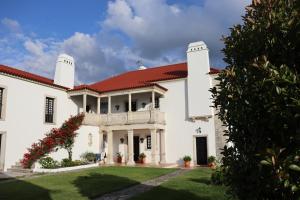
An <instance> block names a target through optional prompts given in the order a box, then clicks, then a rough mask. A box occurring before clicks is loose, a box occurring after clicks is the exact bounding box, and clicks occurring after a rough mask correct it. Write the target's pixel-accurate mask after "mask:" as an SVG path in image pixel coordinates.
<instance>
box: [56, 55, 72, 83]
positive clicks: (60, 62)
mask: <svg viewBox="0 0 300 200" xmlns="http://www.w3.org/2000/svg"><path fill="white" fill-rule="evenodd" d="M74 77H75V63H74V58H73V57H71V56H69V55H67V54H60V55H59V56H58V58H57V61H56V69H55V76H54V84H57V85H61V86H64V87H67V88H74Z"/></svg>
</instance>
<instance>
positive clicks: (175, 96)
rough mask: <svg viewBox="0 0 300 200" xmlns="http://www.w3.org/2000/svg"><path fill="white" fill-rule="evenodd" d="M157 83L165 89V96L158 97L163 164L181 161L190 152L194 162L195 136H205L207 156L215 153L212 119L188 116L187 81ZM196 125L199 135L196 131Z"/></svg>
mask: <svg viewBox="0 0 300 200" xmlns="http://www.w3.org/2000/svg"><path fill="white" fill-rule="evenodd" d="M160 85H162V86H163V87H165V88H167V89H168V91H167V92H166V94H165V97H164V98H161V108H160V110H161V111H163V112H165V113H166V161H167V163H178V164H181V163H182V157H183V156H185V155H190V156H191V157H192V160H193V162H196V152H195V150H194V148H195V137H199V136H206V137H207V143H208V144H207V146H208V156H210V155H214V156H215V155H216V150H215V132H214V118H213V117H212V118H209V119H208V121H200V120H197V121H195V122H193V121H191V120H190V119H189V118H188V99H187V98H188V96H187V92H188V89H187V80H186V79H181V80H173V81H166V82H160ZM198 95H201V94H200V93H199V94H198ZM199 103H200V102H199ZM199 127H200V128H201V133H200V134H199V133H197V131H196V130H197V129H198V128H199Z"/></svg>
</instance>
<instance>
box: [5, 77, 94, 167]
mask: <svg viewBox="0 0 300 200" xmlns="http://www.w3.org/2000/svg"><path fill="white" fill-rule="evenodd" d="M0 85H4V86H6V87H7V106H6V116H5V120H4V121H1V120H0V132H6V149H5V163H4V169H5V170H6V169H7V168H9V167H11V166H12V165H14V164H15V162H17V161H19V160H20V159H21V158H22V157H23V154H24V153H25V152H26V151H27V150H26V149H27V148H28V147H30V146H31V145H32V143H33V142H36V141H38V139H42V138H44V135H45V133H47V132H49V131H50V130H51V129H52V128H58V127H60V125H61V124H62V123H63V122H64V121H65V120H67V119H68V118H69V117H70V115H76V114H77V109H78V108H77V106H76V104H75V103H74V102H73V101H72V100H70V99H69V98H68V95H67V93H66V92H65V91H62V90H58V89H54V88H51V87H48V86H42V85H39V84H36V83H31V82H28V81H24V80H20V79H16V78H12V77H8V76H4V75H0ZM47 95H49V96H52V97H55V98H56V109H55V110H56V123H55V124H46V123H44V110H45V97H46V96H47ZM78 132H79V136H78V138H76V144H75V147H74V158H77V157H78V156H79V154H81V153H83V152H84V151H85V150H91V151H96V150H97V148H98V147H97V148H96V146H98V144H97V142H96V141H98V140H99V139H97V137H98V128H97V127H82V128H81V129H80V130H79V131H78ZM89 132H91V133H92V134H93V135H94V138H95V142H94V144H93V145H92V147H89V146H88V144H87V138H88V136H87V134H88V133H89ZM65 153H66V152H65V151H60V152H56V153H55V154H56V157H57V158H62V157H66V155H67V154H65Z"/></svg>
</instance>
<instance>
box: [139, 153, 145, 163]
mask: <svg viewBox="0 0 300 200" xmlns="http://www.w3.org/2000/svg"><path fill="white" fill-rule="evenodd" d="M139 160H140V163H141V164H144V163H145V162H146V154H144V153H141V154H140V155H139Z"/></svg>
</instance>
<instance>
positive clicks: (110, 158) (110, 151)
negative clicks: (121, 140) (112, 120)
mask: <svg viewBox="0 0 300 200" xmlns="http://www.w3.org/2000/svg"><path fill="white" fill-rule="evenodd" d="M107 143H108V152H107V158H108V164H114V154H113V145H114V143H113V131H112V130H109V131H108V132H107Z"/></svg>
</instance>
